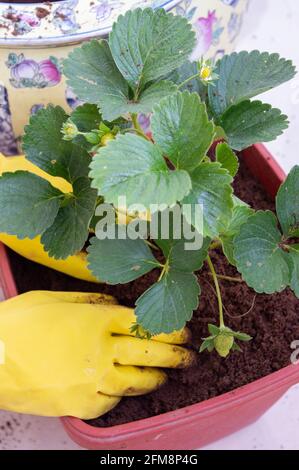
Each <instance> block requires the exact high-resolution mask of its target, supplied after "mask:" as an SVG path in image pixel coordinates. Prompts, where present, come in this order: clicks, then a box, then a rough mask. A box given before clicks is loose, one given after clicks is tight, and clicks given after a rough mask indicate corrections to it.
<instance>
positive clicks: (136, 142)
mask: <svg viewBox="0 0 299 470" xmlns="http://www.w3.org/2000/svg"><path fill="white" fill-rule="evenodd" d="M90 168H91V172H90V177H91V178H92V179H93V181H92V187H94V188H96V189H97V190H98V192H99V195H103V196H104V197H105V200H106V201H107V202H110V203H112V204H114V205H118V204H117V203H118V198H119V196H125V197H126V202H127V206H130V205H134V204H143V205H144V206H145V207H146V208H149V206H150V205H152V204H166V205H167V206H171V205H172V204H175V203H176V202H177V201H181V200H182V199H183V198H184V196H186V194H188V192H189V191H190V189H191V180H190V176H189V175H188V173H187V172H186V171H184V170H175V171H171V170H169V169H168V167H167V165H166V162H165V160H164V158H163V155H162V153H161V151H160V149H159V147H158V146H156V145H154V144H153V143H151V142H149V141H148V140H145V139H143V138H142V137H138V136H136V135H129V134H126V135H120V136H118V137H117V138H116V139H115V140H113V141H111V142H109V144H108V145H107V146H106V147H103V148H101V149H100V150H99V152H98V154H97V155H96V156H95V157H94V158H93V160H92V163H91V165H90ZM157 210H158V209H157Z"/></svg>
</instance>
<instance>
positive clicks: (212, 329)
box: [208, 323, 220, 336]
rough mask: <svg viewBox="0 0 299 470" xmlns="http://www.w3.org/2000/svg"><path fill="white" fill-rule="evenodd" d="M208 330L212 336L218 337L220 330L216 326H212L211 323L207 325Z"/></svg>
mask: <svg viewBox="0 0 299 470" xmlns="http://www.w3.org/2000/svg"><path fill="white" fill-rule="evenodd" d="M208 329H209V333H210V334H211V335H212V336H218V335H219V333H220V328H219V327H218V326H216V325H212V324H211V323H210V324H209V325H208Z"/></svg>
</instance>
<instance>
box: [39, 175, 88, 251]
mask: <svg viewBox="0 0 299 470" xmlns="http://www.w3.org/2000/svg"><path fill="white" fill-rule="evenodd" d="M95 205H96V191H94V190H93V189H91V188H90V180H89V179H88V178H79V179H77V180H76V181H75V182H74V184H73V194H72V195H71V196H70V197H69V198H68V199H67V200H66V203H65V204H63V205H62V206H61V208H60V209H59V212H58V215H57V217H56V219H55V221H54V223H53V224H52V225H51V226H50V227H49V228H48V229H47V230H46V231H45V232H44V234H43V235H42V238H41V242H42V244H43V245H44V248H45V250H46V251H47V252H48V253H49V256H51V257H52V258H55V259H66V258H67V257H68V256H71V255H74V254H75V253H77V252H79V251H80V250H81V249H82V248H83V247H84V244H85V242H86V240H87V238H88V235H89V231H88V229H89V224H90V221H91V219H92V217H93V214H94V210H95ZM39 233H40V232H39Z"/></svg>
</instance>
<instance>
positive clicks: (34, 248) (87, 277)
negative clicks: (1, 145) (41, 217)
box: [0, 154, 99, 283]
mask: <svg viewBox="0 0 299 470" xmlns="http://www.w3.org/2000/svg"><path fill="white" fill-rule="evenodd" d="M20 170H23V171H29V172H30V173H34V174H36V175H38V176H40V177H42V178H44V179H46V180H47V181H49V183H51V184H52V186H54V187H55V188H58V189H60V191H62V192H65V193H68V192H71V191H72V186H71V184H70V183H68V182H67V181H66V180H64V179H63V178H59V177H55V176H51V175H49V174H48V173H46V172H45V171H43V170H41V169H40V168H38V167H37V166H35V165H33V163H31V162H30V161H29V160H27V159H26V158H25V157H24V156H17V157H4V155H2V154H0V176H1V175H2V174H3V173H7V172H11V173H14V172H15V171H20ZM0 241H1V242H2V243H4V245H6V246H8V247H9V248H11V249H12V250H13V251H15V252H16V253H18V254H19V255H21V256H24V258H27V259H29V260H31V261H35V262H36V263H39V264H42V265H44V266H47V267H48V268H52V269H55V270H56V271H59V272H62V273H64V274H68V275H69V276H72V277H75V278H77V279H81V280H83V281H88V282H95V283H98V282H99V281H98V280H97V279H96V278H95V277H94V276H93V275H92V273H91V272H90V271H89V269H88V267H87V255H86V253H85V252H83V251H82V252H80V253H77V254H76V255H73V256H70V257H69V258H67V259H65V260H61V259H59V260H57V259H54V258H50V256H49V255H48V253H47V252H46V251H45V250H44V247H43V245H42V244H41V241H40V237H36V238H35V239H33V240H30V239H29V238H25V239H24V240H19V239H18V237H16V236H14V235H8V234H6V233H0Z"/></svg>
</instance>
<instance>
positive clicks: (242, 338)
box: [233, 331, 252, 343]
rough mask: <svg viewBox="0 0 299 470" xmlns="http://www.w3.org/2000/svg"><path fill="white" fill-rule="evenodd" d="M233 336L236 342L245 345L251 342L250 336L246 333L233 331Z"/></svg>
mask: <svg viewBox="0 0 299 470" xmlns="http://www.w3.org/2000/svg"><path fill="white" fill-rule="evenodd" d="M233 336H234V338H236V339H237V340H239V341H244V342H245V343H248V342H249V341H251V340H252V336H249V335H247V334H246V333H241V332H240V331H234V332H233Z"/></svg>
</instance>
